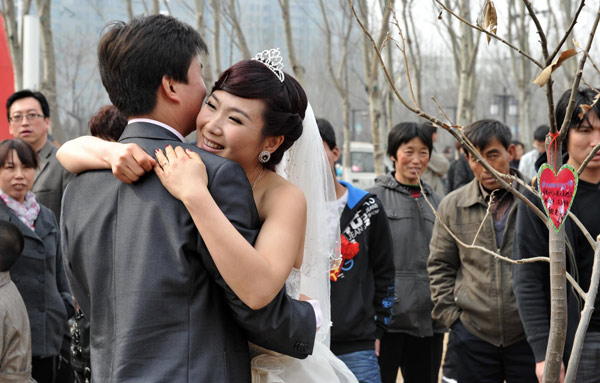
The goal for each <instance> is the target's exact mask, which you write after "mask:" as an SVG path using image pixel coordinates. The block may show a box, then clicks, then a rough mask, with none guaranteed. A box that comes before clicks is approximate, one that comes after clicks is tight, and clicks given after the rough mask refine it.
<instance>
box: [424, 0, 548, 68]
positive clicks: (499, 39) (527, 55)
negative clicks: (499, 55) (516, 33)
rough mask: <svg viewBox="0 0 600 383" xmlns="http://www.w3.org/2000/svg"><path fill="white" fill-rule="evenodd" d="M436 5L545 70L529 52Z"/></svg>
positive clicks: (436, 0)
mask: <svg viewBox="0 0 600 383" xmlns="http://www.w3.org/2000/svg"><path fill="white" fill-rule="evenodd" d="M435 2H436V3H438V4H439V5H440V6H441V7H442V8H444V9H445V10H446V12H448V13H450V14H451V15H452V16H454V17H456V18H457V19H458V20H460V21H461V22H463V23H465V24H466V25H468V26H469V27H471V28H473V29H475V30H477V31H479V32H481V33H485V34H486V35H488V36H490V37H492V38H494V39H496V40H498V41H500V42H501V43H503V44H505V45H507V46H508V47H510V48H511V49H514V50H515V51H517V52H519V54H522V55H523V56H525V57H527V59H529V60H530V61H531V62H532V63H534V64H535V65H537V66H538V67H540V68H542V69H544V65H542V63H540V62H539V61H537V60H536V59H534V58H533V57H531V56H530V55H529V54H528V53H527V52H524V51H522V50H521V49H520V48H517V47H515V46H514V45H513V44H511V43H510V42H508V41H506V40H504V39H503V38H501V37H499V36H497V35H495V34H493V33H491V32H489V31H487V30H485V29H483V28H482V27H481V26H479V25H475V24H472V23H470V22H468V21H467V20H465V19H463V18H462V17H461V16H459V15H457V14H456V13H455V12H454V11H452V10H451V9H450V8H448V7H447V6H446V5H445V4H443V3H442V2H441V1H440V0H435Z"/></svg>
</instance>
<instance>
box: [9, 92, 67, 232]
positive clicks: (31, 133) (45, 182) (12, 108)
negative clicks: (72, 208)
mask: <svg viewBox="0 0 600 383" xmlns="http://www.w3.org/2000/svg"><path fill="white" fill-rule="evenodd" d="M6 110H7V114H8V122H9V131H10V134H12V135H13V137H15V138H21V139H23V140H24V141H25V142H27V143H28V144H29V145H31V147H32V148H33V149H34V150H35V151H36V152H37V153H38V155H39V157H40V165H39V167H38V169H37V170H36V174H35V179H34V181H33V189H32V190H31V191H32V192H33V193H34V194H35V196H36V198H37V200H38V202H40V203H41V204H42V205H44V206H46V207H48V208H50V210H52V212H53V213H54V215H56V220H57V221H58V220H60V204H61V200H62V194H63V190H64V189H65V187H66V186H67V183H68V181H69V180H70V178H71V173H69V172H67V171H66V170H65V169H64V168H63V167H62V165H61V164H60V163H59V162H58V160H57V159H56V151H57V150H58V149H57V148H56V146H54V145H53V144H52V143H51V142H50V141H49V140H48V129H49V128H50V107H49V106H48V101H47V100H46V97H44V95H43V94H42V93H40V92H33V91H31V90H27V89H24V90H20V91H18V92H16V93H13V94H12V95H11V96H10V97H9V98H8V100H7V101H6Z"/></svg>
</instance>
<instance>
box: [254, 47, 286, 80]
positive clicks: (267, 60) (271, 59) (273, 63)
mask: <svg viewBox="0 0 600 383" xmlns="http://www.w3.org/2000/svg"><path fill="white" fill-rule="evenodd" d="M252 60H256V61H260V62H261V63H263V64H265V65H266V66H267V68H269V69H271V72H273V73H275V76H277V78H278V79H279V81H281V82H283V80H284V79H285V75H284V74H283V58H282V57H281V53H280V52H279V48H274V49H265V50H264V51H262V52H260V53H257V54H256V56H254V58H253V59H252Z"/></svg>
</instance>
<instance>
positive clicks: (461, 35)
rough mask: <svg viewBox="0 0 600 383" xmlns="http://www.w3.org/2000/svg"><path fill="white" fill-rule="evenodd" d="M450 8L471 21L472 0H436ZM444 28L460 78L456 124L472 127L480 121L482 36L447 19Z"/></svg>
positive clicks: (458, 79)
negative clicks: (470, 125)
mask: <svg viewBox="0 0 600 383" xmlns="http://www.w3.org/2000/svg"><path fill="white" fill-rule="evenodd" d="M436 2H437V3H438V4H440V5H441V6H443V7H444V8H446V9H452V10H455V11H456V13H458V14H460V15H461V17H462V18H463V19H465V20H471V19H472V14H471V0H444V1H443V2H442V0H436ZM441 21H442V24H443V26H444V28H442V29H441V30H440V34H443V35H444V36H446V37H447V39H448V40H449V42H450V47H451V53H452V58H453V59H454V71H455V73H456V79H457V84H458V86H457V100H458V105H457V111H456V124H459V125H461V124H468V123H470V122H473V121H474V120H475V118H476V114H475V100H476V94H477V88H478V83H477V71H476V70H475V69H476V65H477V54H478V53H479V40H480V38H479V37H480V34H479V33H475V32H474V31H473V29H472V28H470V27H469V26H468V25H466V24H465V23H461V22H459V21H457V20H456V19H454V18H452V17H450V16H447V17H445V16H444V17H442V19H441Z"/></svg>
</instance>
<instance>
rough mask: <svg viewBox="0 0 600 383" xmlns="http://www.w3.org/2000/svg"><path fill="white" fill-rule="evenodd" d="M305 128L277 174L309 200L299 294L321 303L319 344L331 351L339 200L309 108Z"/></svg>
mask: <svg viewBox="0 0 600 383" xmlns="http://www.w3.org/2000/svg"><path fill="white" fill-rule="evenodd" d="M302 126H303V131H302V135H301V136H300V138H299V139H298V140H297V141H296V142H295V143H294V145H292V147H291V148H290V149H289V150H288V151H286V152H285V154H284V156H283V159H282V161H281V163H280V164H279V165H278V166H277V173H278V174H280V175H281V176H283V177H285V178H286V179H287V180H288V181H290V182H291V183H293V184H294V185H296V186H298V187H299V188H300V189H302V191H303V192H304V195H305V196H306V204H307V221H306V237H305V241H304V258H303V261H302V269H301V272H302V279H301V284H300V292H301V293H302V294H304V295H307V296H309V297H310V298H311V299H315V300H318V301H319V303H320V305H321V310H322V311H323V324H322V326H321V328H320V329H319V331H318V332H317V340H319V341H321V342H322V343H323V344H325V346H327V347H329V341H330V337H329V335H330V326H331V302H330V294H329V271H330V269H331V265H332V263H333V262H335V261H339V260H340V259H341V255H340V229H339V216H338V215H337V214H332V213H331V212H330V210H331V209H334V204H333V203H334V202H335V200H336V195H335V186H334V183H333V182H334V181H333V177H332V174H331V168H330V166H329V162H328V160H327V156H326V154H325V149H324V148H323V140H322V139H321V135H320V134H319V128H318V127H317V121H316V119H315V115H314V113H313V110H312V107H311V106H310V104H308V107H307V108H306V114H305V116H304V121H303V123H302ZM332 228H337V230H334V229H332Z"/></svg>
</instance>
